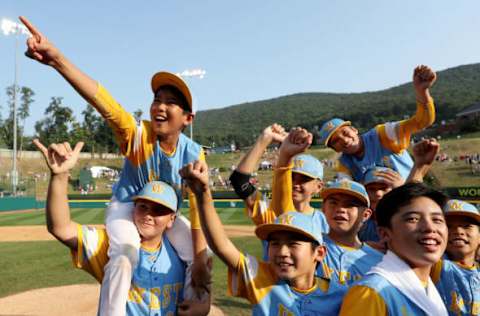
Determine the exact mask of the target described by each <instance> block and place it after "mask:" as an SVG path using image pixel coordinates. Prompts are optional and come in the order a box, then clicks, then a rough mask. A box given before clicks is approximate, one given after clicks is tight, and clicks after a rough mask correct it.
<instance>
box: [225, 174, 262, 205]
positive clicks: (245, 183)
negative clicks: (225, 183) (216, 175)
mask: <svg viewBox="0 0 480 316" xmlns="http://www.w3.org/2000/svg"><path fill="white" fill-rule="evenodd" d="M230 183H231V184H232V186H233V189H234V190H235V193H237V195H238V196H239V197H240V198H241V199H242V200H245V199H246V198H248V197H249V196H250V195H252V193H253V192H255V190H256V189H255V186H253V184H251V183H250V175H249V174H245V173H241V172H238V171H237V170H234V171H233V172H232V174H231V175H230Z"/></svg>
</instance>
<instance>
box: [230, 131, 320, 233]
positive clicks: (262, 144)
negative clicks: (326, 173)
mask: <svg viewBox="0 0 480 316" xmlns="http://www.w3.org/2000/svg"><path fill="white" fill-rule="evenodd" d="M287 135H288V133H286V132H285V131H284V129H283V127H282V126H280V125H278V124H273V125H271V126H268V127H267V128H265V129H264V130H263V132H262V134H261V135H260V136H259V137H258V139H257V141H256V142H255V144H254V145H253V147H252V149H250V151H249V152H248V153H247V154H246V155H245V156H244V157H243V158H242V160H241V161H240V163H239V164H238V166H237V168H236V169H235V170H234V171H233V172H232V175H231V176H230V181H231V183H232V186H233V187H234V189H235V192H236V193H237V195H238V196H239V197H240V198H242V199H243V200H244V201H245V205H246V207H245V209H246V211H247V214H248V216H249V217H250V218H251V219H252V220H253V222H254V223H255V224H256V225H261V224H265V223H273V221H274V220H275V218H276V213H275V210H274V209H275V208H276V206H275V202H274V203H273V204H269V205H267V204H268V203H267V201H266V197H264V196H263V194H262V193H261V192H260V191H258V190H256V188H255V187H254V186H253V185H252V184H251V183H250V181H249V180H250V175H251V173H253V172H254V171H255V170H256V169H257V167H258V162H259V161H260V159H261V157H262V154H263V153H264V151H265V150H266V149H267V147H268V146H269V145H270V144H272V143H273V142H277V143H281V142H283V141H284V140H285V138H286V136H287ZM275 169H276V171H275V172H274V177H273V183H272V196H277V195H282V194H290V193H285V192H282V191H279V192H277V189H281V188H282V184H281V183H278V182H279V181H278V179H279V177H282V180H280V181H283V180H284V176H283V175H282V174H281V173H282V172H285V169H282V170H278V168H275ZM322 179H323V166H322V163H321V162H320V161H318V159H317V158H315V157H313V156H311V155H307V154H300V155H297V156H295V157H294V158H293V169H292V170H291V175H290V177H289V178H288V179H286V180H288V181H289V182H290V183H291V184H292V188H293V190H291V198H289V199H288V201H289V202H291V204H289V205H288V206H286V207H287V209H295V210H297V211H298V212H301V213H305V214H310V215H311V216H312V218H313V220H314V221H317V222H318V223H319V227H320V228H321V229H322V231H323V232H328V224H327V221H326V219H325V215H324V214H323V213H322V212H321V211H319V210H317V209H314V208H313V207H312V206H311V204H310V202H311V200H312V197H313V196H314V195H315V194H318V193H319V192H320V190H321V189H322V186H323V181H322ZM272 200H276V199H275V198H272Z"/></svg>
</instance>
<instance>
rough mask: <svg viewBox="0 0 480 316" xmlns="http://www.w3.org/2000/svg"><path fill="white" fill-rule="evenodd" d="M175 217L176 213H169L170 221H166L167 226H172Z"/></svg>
mask: <svg viewBox="0 0 480 316" xmlns="http://www.w3.org/2000/svg"><path fill="white" fill-rule="evenodd" d="M175 218H177V214H175V213H173V214H171V215H170V221H169V222H168V223H167V228H172V226H173V222H175Z"/></svg>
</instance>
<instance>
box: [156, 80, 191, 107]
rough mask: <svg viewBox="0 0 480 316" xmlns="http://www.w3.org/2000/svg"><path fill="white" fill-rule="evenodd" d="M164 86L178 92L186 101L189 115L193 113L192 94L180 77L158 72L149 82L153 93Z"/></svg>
mask: <svg viewBox="0 0 480 316" xmlns="http://www.w3.org/2000/svg"><path fill="white" fill-rule="evenodd" d="M166 85H170V86H174V87H175V88H177V89H178V90H180V92H181V93H182V94H183V96H184V97H185V99H186V100H187V103H188V104H187V106H188V109H189V110H190V112H191V113H193V101H192V94H191V92H190V89H189V88H188V86H187V83H186V82H185V81H184V80H183V79H182V78H180V76H177V75H176V74H173V73H171V72H168V71H160V72H157V73H156V74H154V75H153V77H152V82H151V86H152V92H153V93H156V92H157V90H158V88H160V87H161V86H166Z"/></svg>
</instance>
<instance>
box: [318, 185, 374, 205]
mask: <svg viewBox="0 0 480 316" xmlns="http://www.w3.org/2000/svg"><path fill="white" fill-rule="evenodd" d="M336 193H339V194H347V195H351V196H353V197H356V198H357V199H359V200H360V201H362V202H364V203H365V205H366V206H367V207H370V199H369V198H368V193H367V190H365V187H364V186H363V185H362V184H360V183H358V182H355V181H352V180H349V179H341V180H337V181H332V182H328V183H327V186H326V187H325V188H323V190H322V192H320V195H321V196H322V198H323V199H324V200H325V199H326V198H327V197H328V196H329V195H332V194H336Z"/></svg>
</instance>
